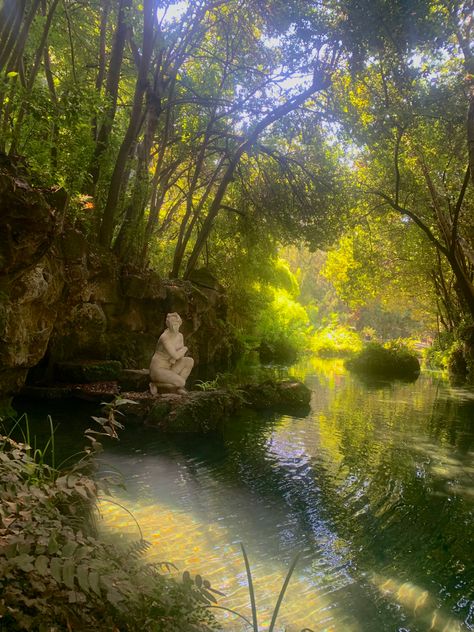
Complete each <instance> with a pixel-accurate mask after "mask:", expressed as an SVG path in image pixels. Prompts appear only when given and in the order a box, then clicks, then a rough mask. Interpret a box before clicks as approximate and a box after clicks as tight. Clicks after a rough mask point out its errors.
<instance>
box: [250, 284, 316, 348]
mask: <svg viewBox="0 0 474 632" xmlns="http://www.w3.org/2000/svg"><path fill="white" fill-rule="evenodd" d="M309 331H310V323H309V319H308V314H307V312H306V310H305V308H304V307H303V305H301V303H299V302H297V301H296V300H295V299H294V298H292V297H291V296H290V295H289V294H288V292H286V291H285V290H274V292H273V300H272V302H271V303H270V304H269V305H268V308H267V309H266V310H262V311H261V313H260V318H259V322H258V324H257V327H256V334H257V336H258V338H259V339H260V340H261V341H262V342H261V345H263V356H264V359H271V358H272V357H273V359H276V360H288V359H294V357H295V356H296V354H298V353H300V352H303V351H305V350H306V349H307V342H308V334H309ZM261 355H262V353H261Z"/></svg>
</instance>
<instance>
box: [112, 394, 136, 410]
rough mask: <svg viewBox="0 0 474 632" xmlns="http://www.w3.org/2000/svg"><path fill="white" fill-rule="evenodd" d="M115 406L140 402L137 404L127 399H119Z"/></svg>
mask: <svg viewBox="0 0 474 632" xmlns="http://www.w3.org/2000/svg"><path fill="white" fill-rule="evenodd" d="M115 404H116V406H122V405H123V404H138V402H135V401H134V400H133V399H126V398H125V397H117V399H116V400H115ZM118 412H120V411H118Z"/></svg>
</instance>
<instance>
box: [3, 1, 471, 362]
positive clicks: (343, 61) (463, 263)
mask: <svg viewBox="0 0 474 632" xmlns="http://www.w3.org/2000/svg"><path fill="white" fill-rule="evenodd" d="M472 20H473V3H472V2H471V1H465V2H464V1H461V0H396V1H387V0H341V1H336V0H318V1H316V0H315V1H310V0H286V1H281V0H214V1H212V0H194V1H179V2H173V1H164V0H87V1H86V0H3V1H0V73H1V76H0V104H1V105H0V150H1V151H2V152H3V159H4V160H6V159H7V156H10V157H17V156H21V157H22V160H24V162H25V163H26V164H27V166H28V169H29V171H30V173H31V177H32V178H33V179H34V181H35V182H36V184H37V185H38V186H41V187H56V188H63V189H64V191H65V193H66V196H67V197H66V200H67V201H66V205H65V207H64V211H63V212H62V214H61V217H58V218H57V225H58V229H59V230H61V229H62V227H64V226H66V225H67V226H73V227H75V228H76V229H77V230H80V231H81V232H82V233H85V234H86V235H87V238H88V240H89V241H91V242H95V243H97V245H98V246H99V247H100V248H102V249H103V250H104V251H106V252H107V251H110V252H111V253H112V254H111V256H112V257H114V258H116V260H117V262H118V263H119V265H122V266H125V267H127V268H128V269H137V270H147V269H150V268H152V269H154V270H157V271H158V272H159V273H160V274H161V275H162V276H164V277H170V278H182V279H192V278H193V274H196V270H199V269H201V268H206V269H207V271H209V272H210V273H211V274H212V275H214V277H216V278H217V279H218V281H219V282H220V283H221V284H222V285H223V286H224V287H225V288H226V290H227V292H228V297H229V304H230V310H229V319H230V322H231V323H232V325H233V326H234V328H235V330H236V332H240V335H242V336H243V335H244V333H245V335H246V336H247V337H248V336H250V337H253V338H254V339H260V340H262V339H265V340H267V341H270V342H272V341H273V342H275V341H280V342H281V343H282V344H289V345H290V346H293V347H300V348H301V347H303V346H306V347H308V346H310V347H312V348H313V349H314V350H316V351H317V350H319V351H321V350H322V351H324V346H325V345H328V347H330V346H332V347H337V349H339V350H344V348H346V347H354V346H357V344H358V341H360V338H361V337H362V338H365V339H373V338H379V339H383V340H386V339H390V338H400V337H402V338H406V337H409V336H415V337H418V338H423V337H425V338H428V339H432V338H433V336H436V335H438V336H439V340H441V343H440V344H441V349H442V350H449V349H451V348H452V346H453V344H454V345H455V344H456V340H457V338H458V337H459V336H460V335H461V334H460V332H462V331H463V328H465V327H466V325H468V324H469V323H472V319H473V317H474V285H473V270H474V213H473V211H472V209H473V191H474V187H473V185H474V44H473V39H472Z"/></svg>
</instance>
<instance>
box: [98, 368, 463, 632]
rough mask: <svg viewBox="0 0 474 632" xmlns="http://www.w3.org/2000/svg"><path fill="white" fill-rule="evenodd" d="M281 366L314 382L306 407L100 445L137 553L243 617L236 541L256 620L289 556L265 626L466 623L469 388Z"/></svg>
mask: <svg viewBox="0 0 474 632" xmlns="http://www.w3.org/2000/svg"><path fill="white" fill-rule="evenodd" d="M292 373H293V375H295V376H297V377H300V378H304V379H305V381H306V383H307V385H308V386H309V387H310V388H311V389H312V391H313V396H312V402H311V412H310V413H309V414H308V415H307V416H306V417H303V418H299V417H298V418H297V417H290V416H286V415H284V416H282V415H271V414H268V415H261V414H259V415H257V414H247V415H245V416H241V417H238V418H236V419H234V420H233V421H232V423H230V424H229V425H228V427H227V429H226V432H225V435H224V436H223V437H220V438H217V437H212V438H202V437H201V438H196V437H192V438H183V437H181V438H177V439H171V438H165V437H163V436H159V435H156V434H155V433H154V432H153V431H150V430H146V429H143V428H137V427H133V428H129V429H127V430H126V431H125V432H124V433H123V435H122V438H121V441H120V443H118V444H116V445H113V446H110V447H108V448H107V449H106V451H105V453H104V454H103V455H102V461H103V465H102V467H103V469H107V468H109V469H111V470H118V471H120V472H121V475H122V476H123V478H124V480H125V482H126V486H127V489H126V491H121V492H120V493H118V494H115V495H114V497H113V501H114V502H118V503H120V504H121V505H123V506H125V507H126V508H127V509H128V510H130V511H131V512H132V513H133V515H134V518H135V519H136V521H137V522H138V524H139V525H140V528H141V530H142V532H143V535H144V537H145V538H146V539H147V540H148V541H150V543H151V547H150V549H149V552H148V554H149V556H150V558H151V559H153V560H155V561H170V562H173V563H174V564H176V565H177V566H178V568H179V570H180V572H182V571H183V570H185V569H187V570H189V571H190V572H191V573H200V574H202V575H203V576H204V577H206V578H207V579H209V580H210V581H211V583H212V585H213V586H214V587H215V588H217V589H219V590H221V591H222V592H224V593H225V594H226V596H225V597H222V598H219V604H220V605H222V606H225V607H227V608H233V609H235V610H237V611H239V612H241V613H242V614H243V615H244V616H247V617H250V606H249V598H248V592H247V581H246V575H245V568H244V562H243V558H242V553H241V550H240V542H243V543H244V544H245V547H246V550H247V553H248V556H249V559H250V564H251V568H252V573H253V577H254V583H255V590H256V597H257V605H258V612H259V625H260V628H261V630H266V629H268V625H269V622H270V619H271V613H272V608H273V605H274V603H275V601H276V598H277V596H278V592H279V590H280V586H281V584H282V582H283V580H284V577H285V574H286V570H287V568H288V566H289V564H290V563H291V561H292V560H293V558H294V556H295V555H296V554H299V555H300V558H299V560H298V563H297V566H296V570H295V573H294V575H293V577H292V579H291V583H290V585H289V588H288V591H287V594H286V597H285V600H284V602H283V606H282V608H281V611H280V616H279V618H278V625H277V629H278V630H287V631H288V632H289V631H296V630H298V631H299V630H301V629H302V628H304V627H307V628H310V629H312V630H314V631H318V632H321V631H333V630H334V631H336V632H353V631H354V632H356V631H357V632H359V631H360V632H384V631H400V632H402V631H405V630H406V631H410V632H415V631H420V632H421V631H425V630H432V631H444V632H454V631H456V630H474V528H473V526H474V391H473V390H467V389H453V388H450V387H449V385H448V384H447V382H445V381H443V380H442V379H441V378H440V377H439V376H437V375H435V374H423V375H421V377H420V378H419V379H418V380H417V381H416V382H415V383H412V384H404V383H400V382H396V383H393V384H364V383H362V382H360V381H358V380H357V379H356V378H355V377H353V376H352V375H350V374H348V373H347V372H345V370H344V369H343V368H342V364H341V363H340V362H329V361H325V362H322V361H316V360H315V361H314V362H312V363H311V362H308V363H305V364H302V365H300V366H297V367H294V368H293V370H292ZM100 509H101V512H102V516H103V526H104V529H105V530H106V531H113V532H116V531H117V530H120V531H122V532H125V533H126V534H128V535H129V536H130V537H132V536H133V537H136V536H137V535H138V529H137V526H136V524H135V522H134V521H133V520H132V519H131V517H130V515H129V514H128V513H127V512H126V511H124V509H123V508H122V507H120V506H119V505H117V504H112V503H111V502H109V500H103V501H102V502H101V506H100ZM219 616H220V617H221V619H222V620H223V622H224V629H225V630H235V631H239V630H246V629H249V628H248V626H246V625H245V624H244V623H242V621H241V620H239V619H237V618H236V617H234V616H231V615H229V616H225V615H224V618H222V616H221V615H219Z"/></svg>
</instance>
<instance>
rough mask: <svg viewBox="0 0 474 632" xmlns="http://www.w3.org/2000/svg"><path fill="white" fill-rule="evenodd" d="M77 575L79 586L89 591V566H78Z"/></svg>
mask: <svg viewBox="0 0 474 632" xmlns="http://www.w3.org/2000/svg"><path fill="white" fill-rule="evenodd" d="M76 575H77V581H78V582H79V586H80V588H81V590H83V591H84V592H89V590H90V586H89V578H88V575H89V571H88V568H87V566H84V565H82V566H78V567H77V571H76Z"/></svg>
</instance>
